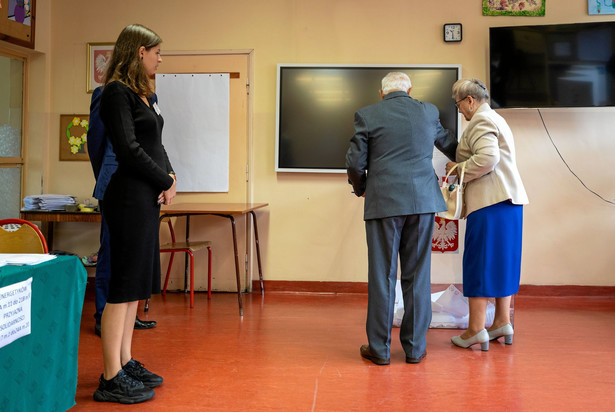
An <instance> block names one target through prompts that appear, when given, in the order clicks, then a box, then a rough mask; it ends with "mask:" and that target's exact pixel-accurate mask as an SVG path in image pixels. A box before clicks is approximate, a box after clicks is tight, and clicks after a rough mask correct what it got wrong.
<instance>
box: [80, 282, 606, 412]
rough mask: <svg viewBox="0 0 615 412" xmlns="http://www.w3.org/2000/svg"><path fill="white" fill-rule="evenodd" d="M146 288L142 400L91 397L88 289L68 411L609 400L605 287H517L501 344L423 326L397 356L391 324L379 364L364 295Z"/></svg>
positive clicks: (554, 406)
mask: <svg viewBox="0 0 615 412" xmlns="http://www.w3.org/2000/svg"><path fill="white" fill-rule="evenodd" d="M195 300H196V303H195V308H194V309H192V310H191V309H190V308H189V304H188V303H189V302H188V296H186V295H184V294H179V293H172V294H168V295H167V296H166V297H165V298H163V297H161V296H155V297H154V298H153V299H152V303H151V309H150V311H149V313H148V314H147V315H144V314H143V313H141V317H142V318H143V319H148V318H149V319H154V320H156V321H158V327H156V328H155V329H152V330H144V331H135V341H134V345H133V349H134V350H133V355H134V357H135V359H137V360H139V361H141V362H142V363H144V364H145V366H146V367H147V368H148V369H150V370H152V371H155V372H156V373H158V374H160V375H162V376H163V377H164V379H165V382H164V384H163V385H162V386H160V387H159V388H157V389H156V396H155V397H154V399H152V400H150V401H148V402H146V403H143V404H139V405H133V406H126V405H115V404H108V403H103V404H101V403H97V402H94V401H93V400H92V393H93V392H94V390H95V389H96V387H97V384H98V377H99V376H100V374H101V372H102V356H101V350H100V340H99V338H98V337H97V336H95V335H94V333H93V326H94V321H93V318H92V313H93V307H94V304H93V295H92V293H91V292H90V291H88V293H87V294H86V302H85V306H84V311H83V322H82V326H81V339H80V352H79V379H78V387H77V397H76V402H77V405H76V406H75V407H73V408H72V409H71V411H109V410H116V409H117V410H120V409H121V410H127V409H128V408H131V409H133V410H147V411H158V410H160V411H272V410H274V411H382V412H384V411H474V410H477V411H491V410H493V411H495V410H498V411H613V410H615V297H610V298H609V297H594V298H579V297H575V298H562V297H527V296H526V297H524V296H518V297H517V299H516V311H515V312H516V315H515V338H514V344H513V345H512V346H507V345H504V343H495V342H492V344H491V346H490V349H489V351H488V352H481V351H480V347H479V345H475V347H474V348H473V349H460V348H456V347H453V346H452V345H451V343H450V337H451V336H453V335H455V334H459V331H458V330H450V329H448V330H445V329H431V330H430V331H429V333H428V334H427V341H428V345H427V351H428V355H427V358H426V359H425V360H424V361H423V362H422V363H420V364H418V365H410V364H406V363H405V357H404V353H403V351H402V349H401V345H400V343H399V340H398V335H399V329H394V332H393V333H394V340H393V344H392V350H391V364H390V365H389V366H376V365H374V364H372V363H371V362H369V361H366V360H363V359H362V358H361V357H360V356H359V347H360V346H361V345H362V344H364V343H366V338H365V314H366V301H367V297H366V295H357V294H355V295H349V294H346V295H345V294H329V295H327V294H290V293H267V294H266V295H265V296H264V297H261V296H260V295H259V294H257V293H255V294H247V295H244V305H245V313H244V316H243V318H240V317H239V315H238V309H237V297H236V295H233V294H214V295H213V297H212V300H211V301H209V302H208V301H207V299H206V295H205V294H198V295H197V296H196V298H195Z"/></svg>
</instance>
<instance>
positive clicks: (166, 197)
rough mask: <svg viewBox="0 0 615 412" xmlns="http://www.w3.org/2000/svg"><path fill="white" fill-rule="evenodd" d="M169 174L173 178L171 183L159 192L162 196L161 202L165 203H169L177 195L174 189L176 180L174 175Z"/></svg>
mask: <svg viewBox="0 0 615 412" xmlns="http://www.w3.org/2000/svg"><path fill="white" fill-rule="evenodd" d="M170 176H171V177H172V178H173V184H172V185H171V187H170V188H168V189H167V190H165V191H164V192H162V193H161V196H162V198H163V201H162V203H164V204H165V205H170V204H171V202H172V201H173V199H175V196H176V195H177V191H176V187H177V180H176V179H175V176H174V175H170Z"/></svg>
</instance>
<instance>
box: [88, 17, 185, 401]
mask: <svg viewBox="0 0 615 412" xmlns="http://www.w3.org/2000/svg"><path fill="white" fill-rule="evenodd" d="M160 43H162V40H161V39H160V37H158V35H157V34H156V33H154V32H153V31H151V30H150V29H148V28H146V27H144V26H141V25H138V24H133V25H130V26H127V27H126V28H125V29H124V30H123V31H122V32H121V33H120V35H119V37H118V39H117V41H116V43H115V48H114V50H113V55H112V58H111V62H110V63H109V66H108V68H107V75H106V79H105V86H104V89H103V93H102V97H101V105H100V115H101V119H102V121H103V123H104V125H105V130H106V131H107V135H108V138H109V139H110V141H111V143H112V145H113V149H114V152H115V155H116V158H117V161H118V169H117V171H116V172H115V174H114V175H113V177H112V178H111V181H110V182H109V185H108V187H107V190H106V191H105V195H104V204H105V207H104V209H103V213H104V217H105V219H106V221H107V223H108V226H109V234H110V245H111V281H110V284H109V297H108V299H107V305H106V306H105V310H104V312H103V315H102V322H101V325H102V349H103V360H104V373H103V375H102V376H101V378H100V385H99V387H98V389H97V390H96V392H95V393H94V399H95V400H96V401H100V402H119V403H138V402H143V401H146V400H148V399H151V398H152V397H153V396H154V391H153V389H152V388H154V387H156V386H158V385H160V384H161V383H162V378H161V377H160V376H158V375H156V374H154V373H152V372H150V371H148V370H147V369H145V367H144V366H143V364H141V363H140V362H138V361H136V360H134V359H133V358H132V334H133V330H134V320H135V316H136V314H137V306H138V303H139V300H141V299H147V298H149V297H150V296H151V294H152V293H159V292H160V254H159V244H158V217H159V214H160V204H161V203H164V204H170V203H171V201H172V200H173V198H174V197H175V194H176V192H175V173H174V172H173V170H172V168H171V165H170V163H169V159H168V157H167V155H166V152H165V150H164V147H163V145H162V126H163V119H162V116H161V114H160V109H159V108H158V106H157V105H156V104H155V103H154V102H153V101H152V99H151V95H152V93H153V85H152V82H151V80H152V79H153V78H154V74H155V72H156V69H157V68H158V65H159V64H160V62H162V59H161V57H160Z"/></svg>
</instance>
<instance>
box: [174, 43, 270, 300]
mask: <svg viewBox="0 0 615 412" xmlns="http://www.w3.org/2000/svg"><path fill="white" fill-rule="evenodd" d="M228 55H240V56H246V57H247V60H248V69H247V71H248V76H247V79H246V81H245V85H246V90H247V94H248V96H247V105H248V107H247V110H246V116H247V119H246V134H247V135H246V144H247V147H246V150H247V153H246V161H247V163H248V164H247V170H246V192H247V193H246V194H245V195H246V201H247V202H248V203H253V202H254V178H253V177H254V132H253V124H254V84H253V79H254V49H229V50H164V51H163V52H162V58H163V60H164V57H165V56H173V57H180V56H228ZM247 216H248V215H244V217H245V219H246V226H245V227H246V233H245V239H246V256H245V271H244V281H245V287H246V289H247V290H248V291H249V292H251V291H252V273H253V271H254V267H255V262H254V257H255V245H254V244H253V243H252V241H251V240H252V239H254V234H253V232H254V227H253V225H252V222H251V221H250V219H248V217H247ZM257 276H258V274H257Z"/></svg>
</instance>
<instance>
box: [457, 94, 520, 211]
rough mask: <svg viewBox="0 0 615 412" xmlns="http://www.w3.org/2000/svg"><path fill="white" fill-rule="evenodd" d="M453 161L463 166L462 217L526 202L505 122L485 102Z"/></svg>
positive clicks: (508, 130)
mask: <svg viewBox="0 0 615 412" xmlns="http://www.w3.org/2000/svg"><path fill="white" fill-rule="evenodd" d="M456 161H457V163H460V165H459V167H462V166H463V163H465V177H464V182H465V183H466V186H465V194H464V202H465V210H464V217H466V216H468V215H469V214H470V213H472V212H474V211H476V210H478V209H482V208H483V207H487V206H491V205H494V204H496V203H500V202H503V201H505V200H511V201H512V203H513V204H516V205H526V204H528V203H529V200H528V198H527V193H526V192H525V188H524V187H523V182H522V181H521V176H520V175H519V170H518V169H517V160H516V155H515V143H514V140H513V134H512V131H511V130H510V127H508V124H507V123H506V120H504V118H503V117H502V116H500V115H499V114H498V113H496V111H495V110H493V109H492V108H491V107H490V106H489V105H488V104H487V103H483V104H482V105H480V107H479V108H478V109H477V110H476V113H474V116H472V119H471V120H470V122H469V123H468V126H467V127H466V129H465V130H464V131H463V134H462V135H461V139H460V140H459V145H458V146H457V152H456Z"/></svg>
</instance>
